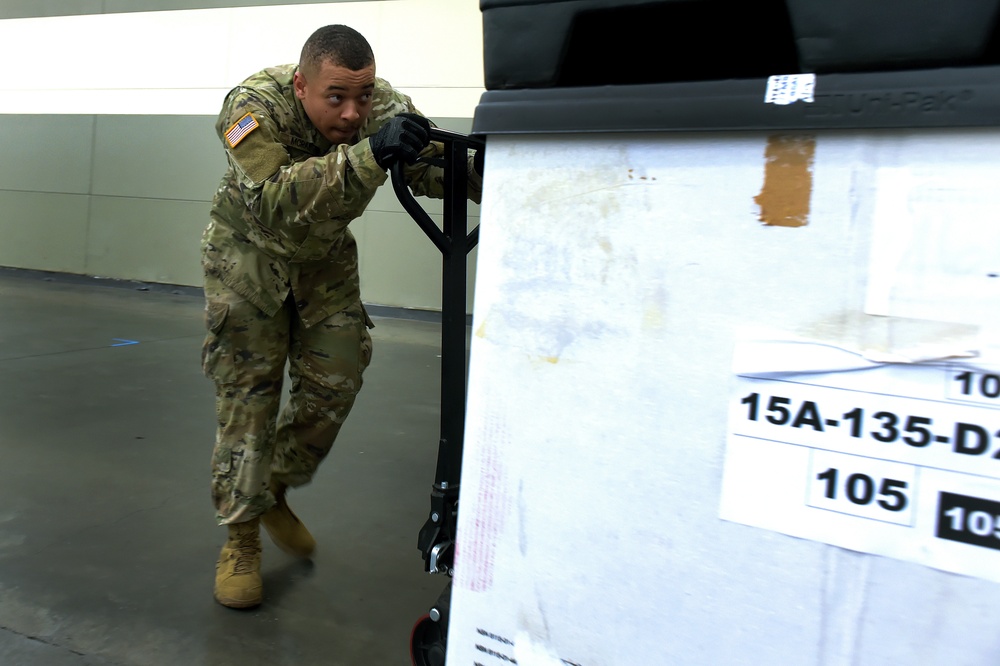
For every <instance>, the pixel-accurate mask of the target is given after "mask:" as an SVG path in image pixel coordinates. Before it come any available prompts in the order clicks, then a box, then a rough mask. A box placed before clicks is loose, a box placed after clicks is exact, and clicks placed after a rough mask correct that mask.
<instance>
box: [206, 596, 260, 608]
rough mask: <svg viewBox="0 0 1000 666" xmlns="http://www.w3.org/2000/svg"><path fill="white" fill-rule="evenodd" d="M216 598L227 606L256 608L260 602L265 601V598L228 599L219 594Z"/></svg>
mask: <svg viewBox="0 0 1000 666" xmlns="http://www.w3.org/2000/svg"><path fill="white" fill-rule="evenodd" d="M215 600H216V601H217V602H219V603H220V604H222V605H223V606H225V607H226V608H254V607H256V606H260V603H261V602H262V601H263V599H256V600H250V601H247V600H246V599H227V598H225V597H220V596H218V595H215Z"/></svg>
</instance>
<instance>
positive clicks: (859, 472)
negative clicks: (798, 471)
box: [807, 449, 917, 525]
mask: <svg viewBox="0 0 1000 666" xmlns="http://www.w3.org/2000/svg"><path fill="white" fill-rule="evenodd" d="M810 458H811V460H810V471H809V498H808V501H807V504H808V505H809V506H811V507H815V508H817V509H825V510H827V511H834V512H836V513H846V514H850V515H854V516H858V517H861V518H869V519H871V520H880V521H884V522H887V523H895V524H897V525H911V524H913V489H914V487H915V486H916V476H917V469H916V468H915V467H914V466H913V465H904V464H900V463H894V462H887V461H885V460H874V459H871V458H862V457H860V456H852V455H846V454H843V453H833V452H830V451H821V450H815V449H814V450H813V451H811V455H810Z"/></svg>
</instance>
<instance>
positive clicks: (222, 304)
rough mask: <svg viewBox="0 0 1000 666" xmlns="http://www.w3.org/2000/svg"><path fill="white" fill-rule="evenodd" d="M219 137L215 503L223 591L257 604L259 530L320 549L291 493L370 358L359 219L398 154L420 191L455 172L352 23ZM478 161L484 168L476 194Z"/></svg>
mask: <svg viewBox="0 0 1000 666" xmlns="http://www.w3.org/2000/svg"><path fill="white" fill-rule="evenodd" d="M216 130H217V132H218V134H219V137H220V139H221V140H222V142H223V145H224V147H225V150H226V156H227V157H228V160H229V169H228V170H227V172H226V174H225V176H224V177H223V179H222V183H221V185H220V186H219V189H218V191H217V192H216V195H215V198H214V200H213V202H212V210H211V221H210V223H209V225H208V228H207V229H206V230H205V233H204V236H203V237H202V264H203V267H204V272H205V300H206V308H205V312H206V316H205V321H206V326H207V328H208V333H207V335H206V339H205V343H204V347H203V349H202V366H203V369H204V371H205V374H206V375H207V376H208V377H210V378H211V379H213V380H214V382H215V387H216V414H217V416H218V429H217V434H216V442H215V449H214V452H213V456H212V499H213V501H214V503H215V508H216V518H217V520H218V523H219V524H220V525H226V526H227V528H228V531H229V536H228V539H227V541H226V543H225V545H224V546H223V548H222V553H221V554H220V556H219V560H218V563H217V565H216V578H215V598H216V600H217V601H218V602H219V603H221V604H223V605H225V606H230V607H233V608H249V607H253V606H256V605H258V604H260V602H261V600H262V583H261V576H260V551H261V547H260V538H259V534H258V526H259V525H260V524H263V525H264V527H265V529H266V530H267V532H268V534H269V535H270V537H271V539H272V540H273V541H274V542H275V544H276V545H278V546H279V547H280V548H281V549H282V550H285V551H286V552H289V553H291V554H293V555H296V556H300V557H309V556H310V555H311V554H312V553H313V550H314V549H315V545H316V542H315V540H314V539H313V537H312V535H311V534H310V533H309V531H308V530H307V529H306V527H305V526H304V525H303V524H302V522H301V521H300V520H299V519H298V518H297V517H296V515H295V514H294V513H293V512H292V510H291V509H290V508H289V506H288V503H287V501H286V497H285V495H286V491H287V490H288V489H289V488H295V487H298V486H301V485H303V484H306V483H309V481H310V480H311V479H312V477H313V475H314V474H315V472H316V468H317V467H318V465H319V464H320V462H321V461H322V460H323V459H324V458H325V457H326V455H327V453H328V452H329V451H330V448H331V447H332V445H333V442H334V440H335V439H336V437H337V433H338V432H339V430H340V427H341V425H342V424H343V423H344V420H345V419H346V418H347V415H348V413H349V412H350V410H351V407H352V405H353V404H354V399H355V396H356V395H357V393H358V391H359V390H360V388H361V377H362V373H363V372H364V370H365V368H366V367H367V366H368V363H369V361H370V359H371V351H372V343H371V337H370V335H369V334H368V330H367V329H368V328H370V327H371V326H372V323H371V320H370V319H369V318H368V315H367V314H366V313H365V310H364V306H363V305H362V304H361V292H360V288H359V279H358V254H357V246H356V244H355V241H354V237H353V236H352V234H351V232H350V230H349V229H348V224H349V223H350V222H351V221H352V220H354V219H356V218H358V217H359V216H360V215H361V214H362V213H363V212H364V210H365V207H366V206H367V205H368V203H369V202H370V201H371V199H372V197H373V196H374V194H375V190H376V189H377V188H378V187H379V186H380V185H382V184H383V183H384V182H385V181H386V180H387V174H386V170H387V169H388V168H389V167H391V166H392V165H393V164H394V163H396V162H397V161H402V162H403V163H405V164H407V165H409V166H407V167H406V168H405V169H404V172H405V175H406V180H407V183H408V184H409V186H410V189H411V190H412V191H413V192H414V194H417V195H427V196H434V197H438V198H440V197H443V196H444V190H443V181H442V177H443V174H442V170H441V169H440V168H439V167H432V166H429V165H427V164H425V163H423V162H417V161H416V160H417V158H418V156H433V155H440V154H442V152H443V150H442V147H441V146H440V145H439V144H436V143H429V131H430V123H429V122H428V120H427V119H426V118H424V117H423V116H422V115H420V114H419V112H417V110H416V109H415V108H414V106H413V103H412V102H411V101H410V98H409V97H407V96H406V95H403V94H401V93H399V92H398V91H396V90H393V88H392V87H391V86H390V85H389V84H388V83H387V82H386V81H384V80H382V79H379V78H376V76H375V58H374V55H373V53H372V50H371V47H370V46H369V44H368V42H367V41H366V40H365V38H364V37H363V36H362V35H361V34H359V33H358V32H356V31H355V30H353V29H351V28H348V27H347V26H342V25H332V26H326V27H324V28H320V29H319V30H317V31H316V32H315V33H313V34H312V36H310V37H309V39H308V40H307V41H306V43H305V45H304V47H303V49H302V53H301V56H300V59H299V63H298V65H285V66H279V67H273V68H268V69H265V70H263V71H261V72H259V73H257V74H254V75H253V76H251V77H250V78H248V79H246V80H245V81H244V82H243V83H241V84H240V85H239V86H237V87H236V88H234V89H233V90H232V91H230V93H229V94H228V96H227V97H226V100H225V102H224V104H223V107H222V112H221V113H220V115H219V118H218V121H217V123H216ZM479 157H480V156H478V155H477V156H475V157H473V158H470V159H469V175H470V178H469V183H470V186H469V196H470V198H472V199H473V200H476V201H478V197H479V193H480V192H481V188H482V178H481V175H480V173H481V170H482V168H481V166H480V165H481V162H480V160H479ZM286 360H287V362H288V374H289V378H290V380H291V386H290V392H289V400H288V403H287V405H286V407H285V409H284V410H283V411H282V412H281V413H280V414H279V413H278V412H279V403H280V397H281V391H282V379H283V376H284V369H285V363H286Z"/></svg>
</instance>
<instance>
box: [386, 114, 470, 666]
mask: <svg viewBox="0 0 1000 666" xmlns="http://www.w3.org/2000/svg"><path fill="white" fill-rule="evenodd" d="M430 138H431V141H438V142H441V143H442V144H444V155H443V157H439V158H426V159H425V158H421V160H420V161H423V162H426V163H429V164H432V165H433V166H439V167H442V168H443V169H444V223H443V225H442V227H441V228H439V227H438V226H437V224H435V223H434V220H432V219H431V217H430V215H428V214H427V212H426V211H425V210H424V209H423V208H421V207H420V204H418V203H417V201H416V199H415V198H414V197H413V195H412V194H411V193H410V190H409V189H408V188H407V186H406V182H405V180H404V177H403V165H402V164H399V163H397V164H395V165H394V166H393V168H392V172H391V176H392V187H393V190H395V192H396V197H397V198H398V199H399V202H400V203H401V204H402V206H403V208H404V209H405V210H406V212H407V213H409V214H410V217H412V218H413V219H414V221H415V222H416V223H417V225H418V226H419V227H420V229H421V230H422V231H423V232H424V234H425V235H426V236H427V237H428V238H429V239H430V240H431V242H432V243H434V246H435V247H437V249H438V250H439V251H440V252H441V260H442V280H441V430H440V432H441V437H440V441H439V445H438V459H437V471H436V472H435V477H434V485H433V486H432V488H431V508H430V512H429V515H428V517H427V522H426V523H424V526H423V527H422V528H421V530H420V534H419V536H418V538H417V548H418V549H419V550H420V552H421V553H422V554H423V558H424V570H425V571H426V572H428V573H431V574H443V575H445V576H448V583H447V584H446V585H445V588H444V590H443V591H442V592H441V595H440V596H439V597H438V599H437V601H436V602H435V603H434V605H433V606H432V607H431V609H430V611H429V612H428V613H427V614H425V615H424V616H423V617H421V618H420V619H418V620H417V622H416V624H415V625H414V627H413V632H412V634H411V636H410V658H411V659H412V662H413V666H444V662H445V653H446V647H447V638H448V616H449V608H450V602H451V578H452V577H453V576H454V575H455V569H454V558H455V533H456V527H457V523H458V499H459V486H460V477H461V472H462V446H463V436H464V433H465V400H466V353H467V352H466V328H467V324H466V319H467V318H466V312H465V302H466V272H467V271H466V267H467V258H468V254H469V252H470V251H472V248H474V247H475V246H476V244H477V243H478V242H479V227H478V226H477V227H476V228H474V229H473V230H472V231H468V201H467V199H466V196H467V195H466V192H467V185H468V172H467V164H468V155H469V151H470V150H480V149H483V148H485V146H486V144H485V141H484V140H482V139H479V138H476V137H472V136H466V135H464V134H460V133H457V132H451V131H449V130H443V129H439V128H436V127H435V128H431V137H430Z"/></svg>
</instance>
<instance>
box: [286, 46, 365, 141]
mask: <svg viewBox="0 0 1000 666" xmlns="http://www.w3.org/2000/svg"><path fill="white" fill-rule="evenodd" d="M307 77H308V78H307ZM293 85H294V86H295V96H296V97H298V98H299V99H300V100H301V101H302V106H303V108H304V109H305V111H306V115H307V116H309V120H311V121H312V124H313V125H315V126H316V129H318V130H319V132H320V134H322V135H323V136H325V137H326V138H327V139H328V140H329V141H330V142H331V143H333V144H334V145H337V144H341V143H348V142H350V141H351V139H352V138H353V137H354V135H355V134H356V133H357V131H358V129H360V128H361V126H362V125H363V124H364V123H365V120H367V118H368V114H369V113H370V112H371V110H372V93H373V92H374V90H375V64H374V63H373V64H371V65H369V66H368V67H365V68H364V69H359V70H357V71H355V70H352V69H347V68H346V67H341V66H339V65H334V64H332V63H331V62H329V61H325V62H323V64H322V66H321V67H319V68H318V69H317V70H316V71H315V72H311V71H310V72H308V73H303V72H302V70H299V71H296V72H295V78H294V80H293Z"/></svg>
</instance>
